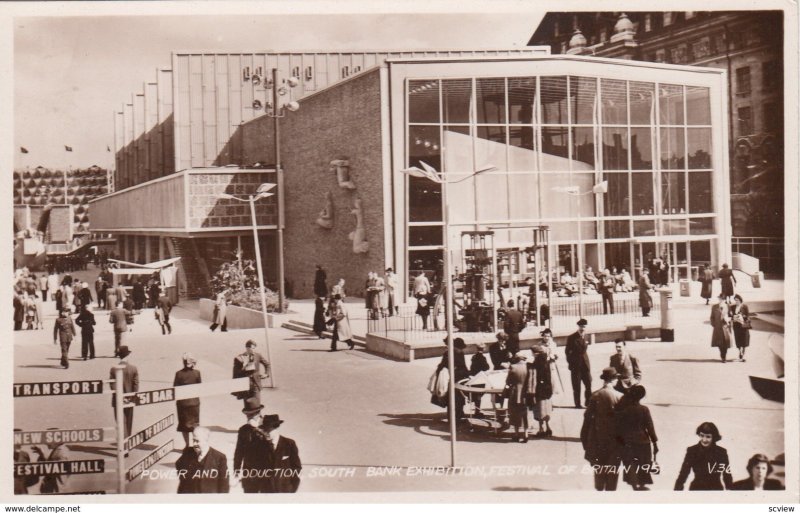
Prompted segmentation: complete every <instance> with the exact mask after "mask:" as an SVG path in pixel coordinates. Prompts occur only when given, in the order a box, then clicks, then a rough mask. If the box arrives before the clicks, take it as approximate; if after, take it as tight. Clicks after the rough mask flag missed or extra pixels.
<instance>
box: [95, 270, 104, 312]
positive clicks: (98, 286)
mask: <svg viewBox="0 0 800 513" xmlns="http://www.w3.org/2000/svg"><path fill="white" fill-rule="evenodd" d="M103 283H105V282H104V281H103V275H102V274H100V275H99V276H97V280H95V282H94V293H95V296H97V308H100V309H101V310H102V309H103V306H104V305H105V304H106V296H105V291H104V287H103Z"/></svg>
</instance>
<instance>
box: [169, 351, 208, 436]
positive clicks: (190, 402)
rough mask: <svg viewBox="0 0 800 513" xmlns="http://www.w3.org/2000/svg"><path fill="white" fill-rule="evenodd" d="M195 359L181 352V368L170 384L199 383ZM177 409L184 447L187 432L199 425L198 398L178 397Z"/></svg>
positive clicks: (177, 385) (179, 429)
mask: <svg viewBox="0 0 800 513" xmlns="http://www.w3.org/2000/svg"><path fill="white" fill-rule="evenodd" d="M195 365H197V360H195V359H194V357H193V356H192V355H191V354H189V353H183V369H181V370H179V371H178V372H176V373H175V381H174V382H173V383H172V386H176V387H179V386H183V385H194V384H196V383H201V382H202V380H201V378H200V371H199V370H197V369H195V368H194V366H195ZM175 406H176V407H177V409H178V431H179V432H180V433H181V434H182V435H183V441H184V442H185V443H186V447H189V434H190V433H191V432H192V430H193V429H194V428H195V427H197V426H199V425H200V399H199V398H198V397H193V398H191V399H180V400H178V401H176V402H175Z"/></svg>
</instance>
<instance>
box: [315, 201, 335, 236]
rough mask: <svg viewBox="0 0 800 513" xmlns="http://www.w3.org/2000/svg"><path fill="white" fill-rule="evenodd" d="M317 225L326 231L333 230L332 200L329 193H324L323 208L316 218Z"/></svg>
mask: <svg viewBox="0 0 800 513" xmlns="http://www.w3.org/2000/svg"><path fill="white" fill-rule="evenodd" d="M317 224H318V225H319V226H321V227H323V228H325V229H326V230H330V229H331V228H333V198H332V196H331V193H330V191H328V192H326V193H325V207H324V208H323V209H322V210H321V211H320V213H319V216H317Z"/></svg>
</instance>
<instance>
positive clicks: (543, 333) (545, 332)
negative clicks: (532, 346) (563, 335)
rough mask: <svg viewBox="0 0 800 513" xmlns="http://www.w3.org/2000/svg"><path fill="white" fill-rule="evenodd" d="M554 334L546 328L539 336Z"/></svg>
mask: <svg viewBox="0 0 800 513" xmlns="http://www.w3.org/2000/svg"><path fill="white" fill-rule="evenodd" d="M552 334H553V332H552V331H550V328H545V329H543V330H542V331H540V332H539V335H541V336H545V335H552Z"/></svg>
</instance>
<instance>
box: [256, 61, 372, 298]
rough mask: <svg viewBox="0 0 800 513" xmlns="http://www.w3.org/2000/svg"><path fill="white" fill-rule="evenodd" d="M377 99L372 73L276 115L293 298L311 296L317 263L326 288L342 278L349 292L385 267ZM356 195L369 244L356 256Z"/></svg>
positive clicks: (355, 291) (361, 287) (358, 291)
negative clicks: (327, 224) (342, 168)
mask: <svg viewBox="0 0 800 513" xmlns="http://www.w3.org/2000/svg"><path fill="white" fill-rule="evenodd" d="M380 100H381V99H380V73H379V71H378V70H375V71H373V72H367V73H365V74H364V75H360V76H358V77H355V78H353V79H351V80H348V81H345V82H342V83H340V84H337V85H334V86H332V87H331V88H329V89H328V90H326V91H323V92H322V93H320V94H317V95H315V96H312V97H309V98H306V99H304V100H303V101H302V102H301V108H300V110H299V111H297V112H289V113H287V116H286V117H285V118H283V119H282V120H281V160H282V167H283V168H284V169H285V170H286V171H285V174H284V177H285V195H286V198H285V205H286V230H285V233H284V242H285V263H286V264H285V266H286V278H287V280H288V281H290V282H291V283H292V288H293V290H294V295H295V297H298V298H308V297H311V296H312V295H313V284H314V270H315V265H316V264H318V263H319V264H321V265H322V266H323V267H324V268H325V269H326V271H327V274H328V286H329V287H330V286H332V285H333V284H334V283H335V281H336V280H337V279H338V278H340V277H341V278H344V279H345V280H346V281H347V285H346V289H347V292H348V295H350V296H361V295H363V291H364V282H365V280H366V274H367V272H368V271H370V270H373V271H376V272H380V273H381V274H382V273H383V270H384V269H385V262H384V230H383V215H384V205H383V179H382V151H383V150H382V147H381V103H380ZM251 124H252V123H251ZM245 140H247V137H245ZM340 158H347V159H348V160H349V161H350V177H351V180H352V181H353V182H354V183H355V185H356V187H357V188H356V189H355V190H348V189H344V188H341V187H340V186H339V185H338V183H337V180H336V173H335V171H331V170H330V162H331V161H332V160H335V159H340ZM269 161H271V159H269ZM326 192H330V193H331V196H332V203H333V211H334V220H333V227H332V228H331V229H325V228H322V227H320V226H318V225H317V223H316V221H317V217H318V215H319V213H320V211H321V210H322V209H323V208H324V206H325V193H326ZM356 197H359V198H360V199H361V203H362V209H363V212H364V225H365V228H366V238H367V241H368V242H369V251H368V252H367V253H360V254H357V253H354V252H353V242H352V241H351V240H350V239H349V238H348V234H349V233H350V232H352V231H354V230H355V227H356V219H355V216H354V215H353V214H352V213H351V210H352V209H353V202H354V199H355V198H356Z"/></svg>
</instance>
